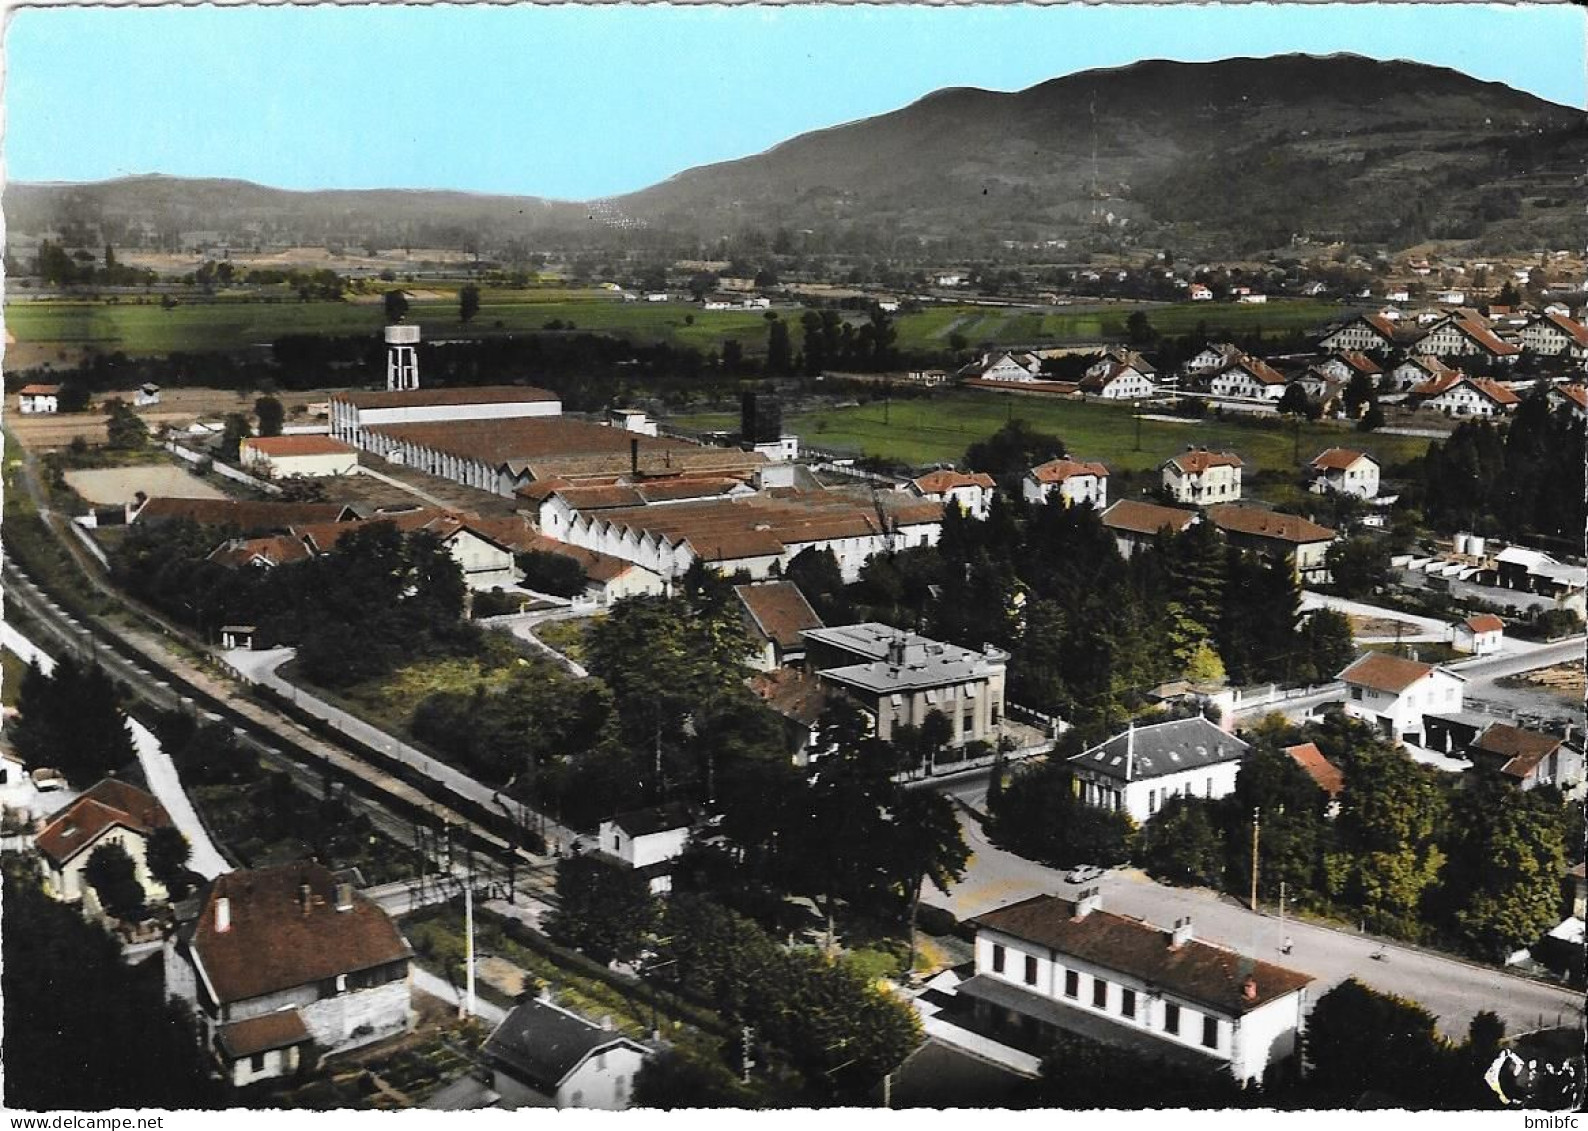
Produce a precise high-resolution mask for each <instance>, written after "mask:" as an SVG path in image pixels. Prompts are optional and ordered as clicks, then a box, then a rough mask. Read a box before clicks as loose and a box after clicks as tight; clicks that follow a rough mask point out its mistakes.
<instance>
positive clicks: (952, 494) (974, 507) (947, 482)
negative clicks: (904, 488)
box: [909, 468, 998, 519]
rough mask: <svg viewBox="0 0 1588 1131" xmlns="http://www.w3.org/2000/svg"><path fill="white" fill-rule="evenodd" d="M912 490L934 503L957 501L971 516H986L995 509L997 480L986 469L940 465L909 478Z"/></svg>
mask: <svg viewBox="0 0 1588 1131" xmlns="http://www.w3.org/2000/svg"><path fill="white" fill-rule="evenodd" d="M909 490H910V492H911V493H912V494H914V495H915V496H916V497H917V498H922V499H927V500H930V501H931V502H934V503H943V504H944V505H945V506H946V505H947V504H949V503H955V504H957V505H958V506H959V507H960V509H961V510H963V511H964V512H965V513H966V514H968V515H970V517H971V518H981V519H985V518H986V517H987V512H988V511H990V510H991V509H992V501H993V496H994V495H996V494H997V493H998V484H997V483H996V482H994V481H993V477H992V476H991V475H988V474H987V473H986V472H984V471H955V470H953V469H952V468H939V469H937V470H936V471H929V472H927V473H926V474H925V475H922V476H920V477H919V478H917V479H912V480H910V487H909Z"/></svg>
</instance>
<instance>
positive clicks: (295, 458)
mask: <svg viewBox="0 0 1588 1131" xmlns="http://www.w3.org/2000/svg"><path fill="white" fill-rule="evenodd" d="M237 462H238V463H239V464H240V465H242V467H243V469H244V470H245V471H249V472H252V473H253V474H254V475H258V476H260V477H261V478H263V479H287V478H289V477H291V476H295V475H301V476H303V477H304V478H306V479H318V478H322V477H325V476H333V475H355V474H357V473H358V449H357V448H355V447H353V446H352V445H351V444H344V443H343V442H342V441H341V440H334V439H332V438H331V437H330V436H315V435H306V436H250V437H248V438H247V439H245V440H243V441H242V442H240V443H239V444H238V445H237Z"/></svg>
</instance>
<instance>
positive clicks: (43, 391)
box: [17, 385, 61, 414]
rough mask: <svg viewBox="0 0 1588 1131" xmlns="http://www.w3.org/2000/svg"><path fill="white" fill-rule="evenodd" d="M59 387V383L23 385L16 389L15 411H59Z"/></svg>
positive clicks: (29, 412)
mask: <svg viewBox="0 0 1588 1131" xmlns="http://www.w3.org/2000/svg"><path fill="white" fill-rule="evenodd" d="M60 407H61V387H60V386H59V385H23V386H22V387H21V388H20V389H18V390H17V411H18V412H21V413H27V414H32V413H45V412H59V411H60Z"/></svg>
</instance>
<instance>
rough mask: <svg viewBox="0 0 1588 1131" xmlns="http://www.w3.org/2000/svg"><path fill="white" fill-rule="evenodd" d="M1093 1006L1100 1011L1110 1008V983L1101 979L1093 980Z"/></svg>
mask: <svg viewBox="0 0 1588 1131" xmlns="http://www.w3.org/2000/svg"><path fill="white" fill-rule="evenodd" d="M1092 1004H1093V1005H1095V1006H1097V1008H1098V1009H1106V1008H1108V983H1107V982H1105V981H1103V979H1101V978H1093V979H1092Z"/></svg>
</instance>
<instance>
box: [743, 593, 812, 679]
mask: <svg viewBox="0 0 1588 1131" xmlns="http://www.w3.org/2000/svg"><path fill="white" fill-rule="evenodd" d="M733 593H734V596H736V597H738V598H739V606H740V608H741V610H742V612H743V614H744V621H745V627H747V628H748V629H749V630H750V636H751V639H753V640H755V641H756V642H758V643H759V644H760V645H761V649H760V651H759V652H757V653H756V655H755V656H754V658H753V659H752V660H751V661H750V666H751V667H753V668H755V669H756V670H758V671H763V672H769V671H774V670H776V669H777V668H781V667H785V666H787V665H789V664H796V663H798V662H799V661H801V660H803V659H804V658H805V637H804V636H803V635H802V633H804V631H805V630H806V629H808V628H822V627H824V626H823V624H822V618H821V617H819V616H817V615H816V610H815V609H813V608H811V606H810V602H809V601H807V600H806V599H805V594H804V593H801V592H800V587H799V586H798V585H795V584H794V583H793V582H792V581H767V582H763V583H762V584H760V585H735V586H734V587H733Z"/></svg>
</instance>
